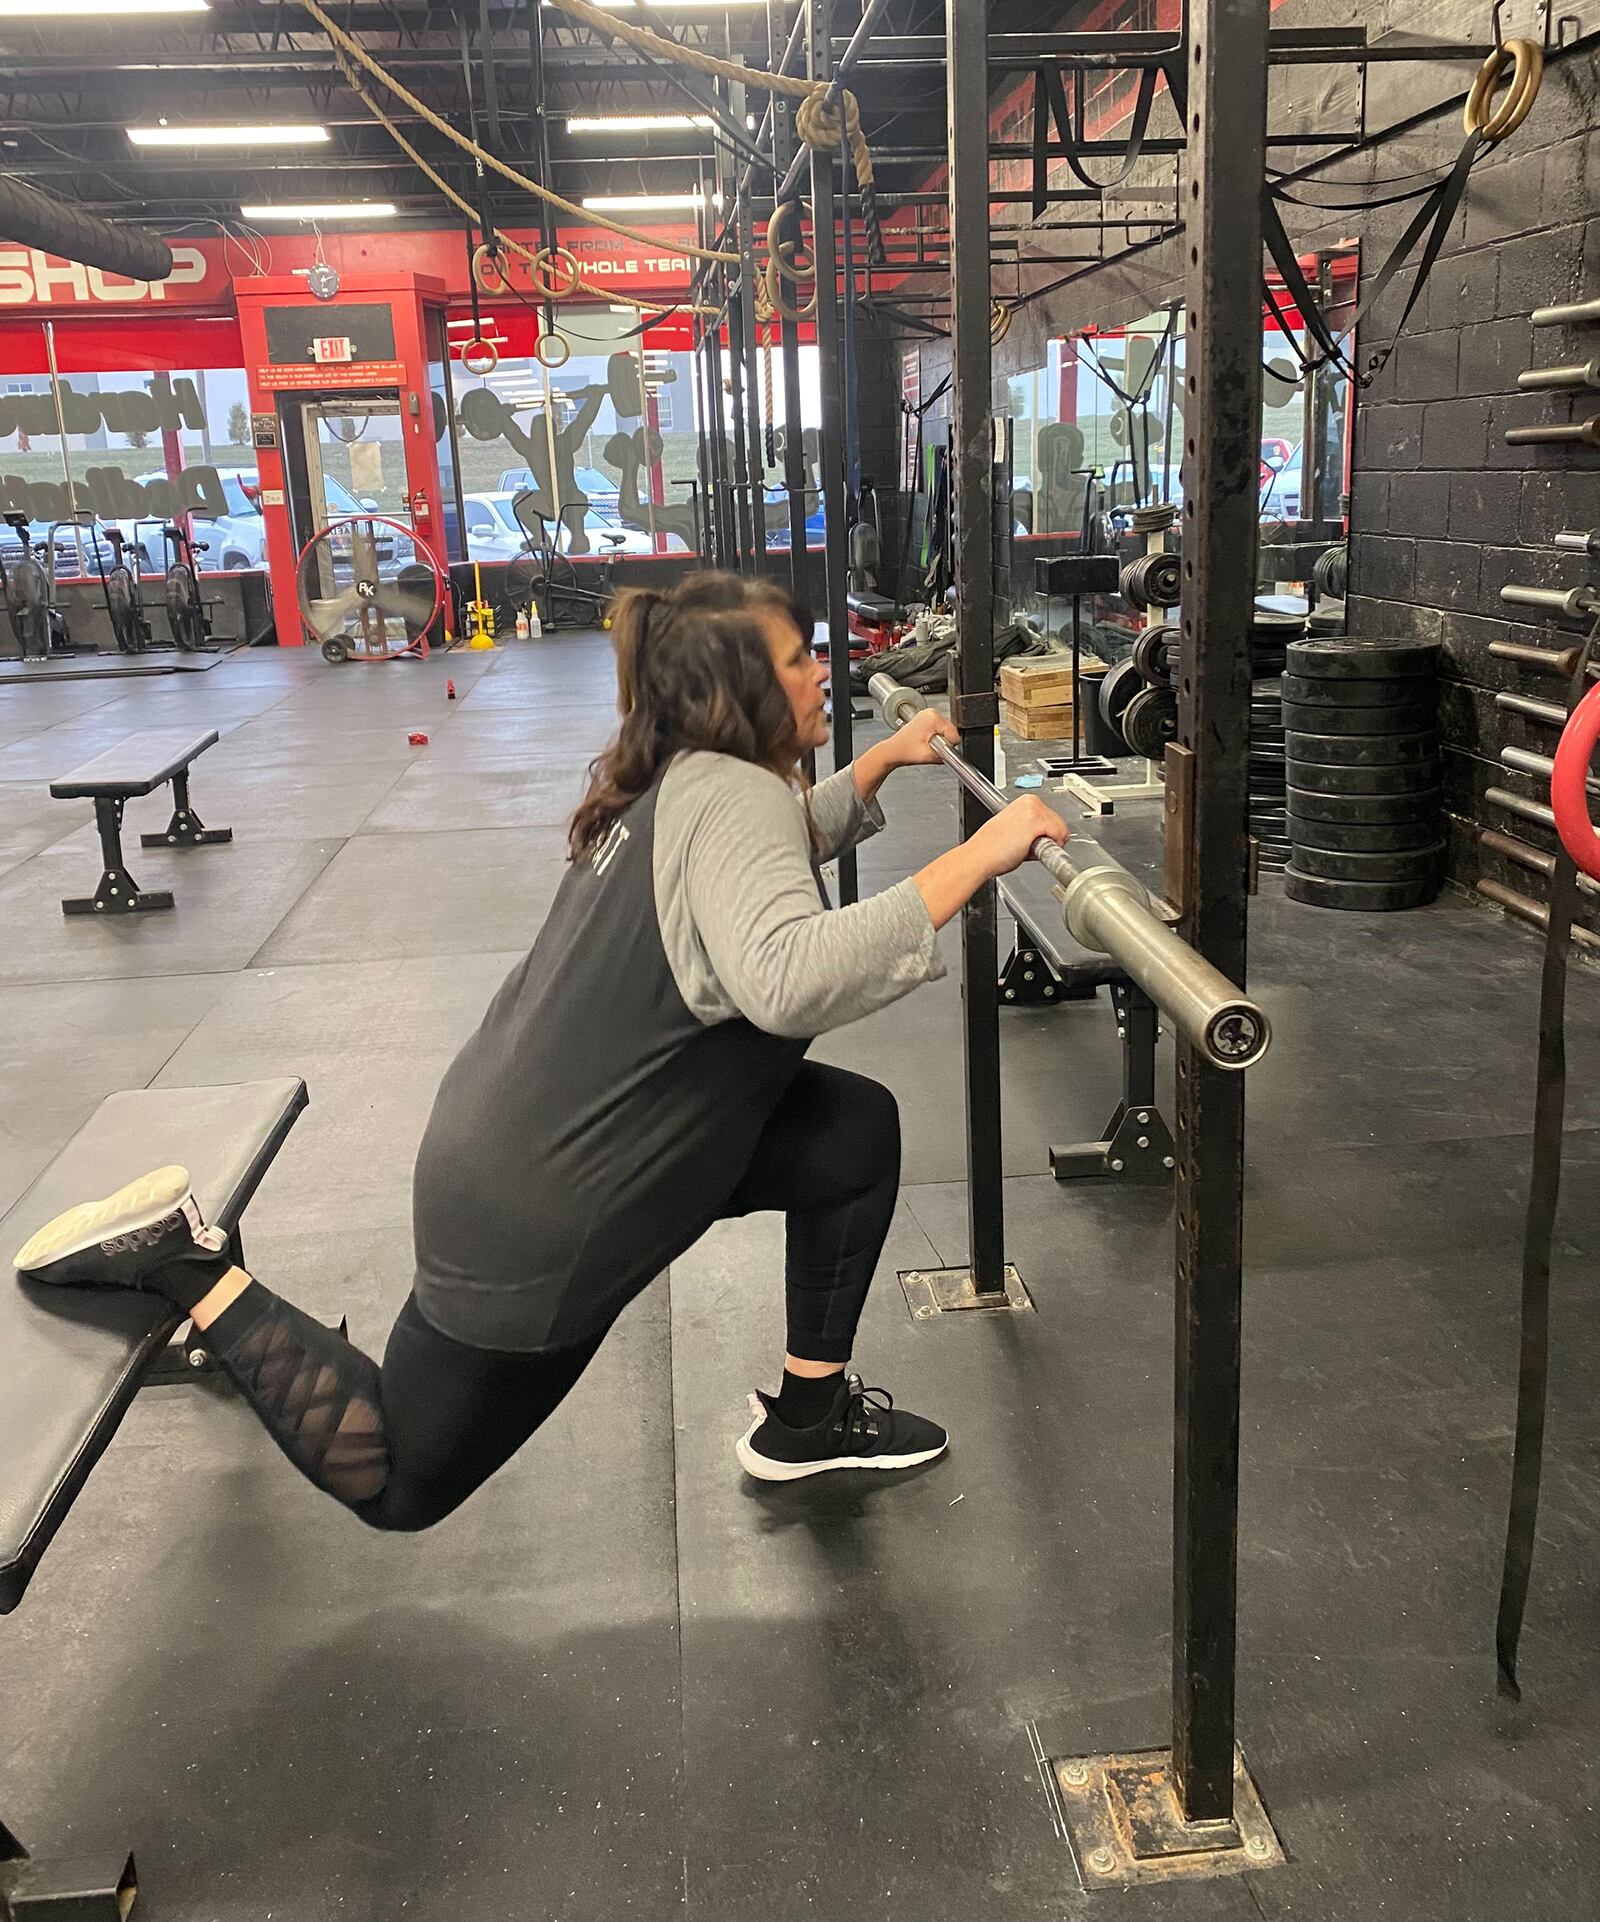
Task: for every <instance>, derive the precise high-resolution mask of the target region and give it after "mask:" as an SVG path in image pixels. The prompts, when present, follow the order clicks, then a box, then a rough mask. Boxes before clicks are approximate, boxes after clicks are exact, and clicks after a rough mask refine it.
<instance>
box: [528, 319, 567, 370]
mask: <svg viewBox="0 0 1600 1922" xmlns="http://www.w3.org/2000/svg"><path fill="white" fill-rule="evenodd" d="M533 357H534V359H535V360H536V361H538V363H539V365H540V366H541V367H565V366H566V364H567V362H568V361H569V360H570V359H571V358H572V343H571V341H569V340H568V339H567V337H566V335H565V334H563V333H560V332H558V331H557V330H556V329H555V328H554V327H552V328H551V329H550V331H549V333H548V334H541V335H540V336H539V338H538V339H537V340H536V341H535V342H534V343H533Z"/></svg>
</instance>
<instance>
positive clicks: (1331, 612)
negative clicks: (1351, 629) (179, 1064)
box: [1306, 601, 1345, 641]
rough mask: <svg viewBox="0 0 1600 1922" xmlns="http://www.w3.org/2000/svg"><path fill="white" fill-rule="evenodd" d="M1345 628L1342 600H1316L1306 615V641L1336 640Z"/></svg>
mask: <svg viewBox="0 0 1600 1922" xmlns="http://www.w3.org/2000/svg"><path fill="white" fill-rule="evenodd" d="M1344 630H1345V611H1344V602H1343V601H1318V602H1317V604H1316V606H1315V607H1314V608H1312V610H1311V612H1310V613H1309V614H1308V615H1307V616H1306V639H1307V640H1308V641H1334V640H1338V639H1339V638H1340V637H1341V636H1342V635H1343V633H1344Z"/></svg>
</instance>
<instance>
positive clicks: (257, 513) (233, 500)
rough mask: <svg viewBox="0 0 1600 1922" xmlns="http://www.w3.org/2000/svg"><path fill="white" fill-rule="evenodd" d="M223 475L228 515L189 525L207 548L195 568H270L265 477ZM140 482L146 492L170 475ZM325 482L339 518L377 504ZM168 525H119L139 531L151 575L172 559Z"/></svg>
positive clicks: (251, 471)
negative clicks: (165, 529)
mask: <svg viewBox="0 0 1600 1922" xmlns="http://www.w3.org/2000/svg"><path fill="white" fill-rule="evenodd" d="M218 474H219V477H220V479H221V481H222V492H223V496H224V498H225V500H226V501H227V505H228V511H227V513H226V514H219V515H217V516H216V517H215V518H214V519H213V518H211V517H209V516H207V515H205V514H196V515H194V516H193V517H192V518H191V520H190V523H189V525H190V527H191V529H192V530H193V533H194V538H195V544H196V546H197V547H198V546H199V544H200V543H201V542H202V541H203V542H204V543H205V549H204V552H202V553H197V554H196V556H195V560H196V564H197V565H198V566H199V567H200V568H202V569H205V570H211V571H216V570H218V569H225V570H227V571H229V572H237V571H239V570H240V569H243V568H249V567H265V566H266V564H267V523H266V521H265V519H264V518H263V516H262V513H261V480H260V476H259V475H258V474H257V472H256V470H255V468H253V467H223V468H220V469H219V470H218ZM137 478H138V483H139V485H140V486H141V487H148V486H149V485H150V483H151V482H152V481H164V480H165V479H166V478H167V475H166V473H165V471H164V470H161V469H158V470H157V471H156V472H154V473H151V474H140V475H139V476H138V477H137ZM322 481H323V488H324V491H325V492H326V494H327V500H328V507H329V509H330V510H331V511H332V512H333V513H334V514H340V515H343V514H362V513H365V512H367V511H369V510H370V509H371V508H373V507H374V506H375V504H376V503H374V502H372V501H370V500H357V499H356V497H355V495H354V494H352V493H351V492H350V490H349V488H348V487H346V486H345V485H344V483H343V482H342V481H340V480H336V479H335V478H334V477H333V475H331V474H324V475H323V477H322ZM165 524H166V523H165V522H164V521H162V520H159V519H152V520H145V519H141V520H139V521H137V522H133V521H123V522H121V523H120V525H121V527H122V529H123V532H124V533H125V534H126V535H127V536H128V537H129V538H130V539H132V538H134V533H135V529H137V538H138V542H139V565H140V567H141V569H142V570H143V572H145V573H146V574H161V573H164V572H165V571H166V567H167V563H168V561H170V560H171V558H172V556H171V554H170V553H169V552H168V550H167V543H166V540H165V538H164V537H163V535H162V532H161V529H162V527H163V526H164V525H165Z"/></svg>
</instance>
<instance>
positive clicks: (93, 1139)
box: [0, 736, 306, 1922]
mask: <svg viewBox="0 0 1600 1922" xmlns="http://www.w3.org/2000/svg"><path fill="white" fill-rule="evenodd" d="M213 738H215V737H214V736H213ZM305 1106H306V1086H305V1083H304V1082H303V1081H301V1080H299V1079H297V1078H295V1077H293V1076H288V1077H284V1078H281V1079H278V1080H273V1081H247V1082H241V1083H238V1084H235V1085H233V1086H231V1087H220V1088H144V1089H139V1090H136V1091H134V1092H131V1093H127V1094H114V1095H110V1096H108V1097H107V1098H106V1099H105V1100H104V1101H102V1102H101V1104H100V1106H99V1107H98V1108H97V1109H96V1110H95V1112H94V1114H93V1115H92V1116H91V1117H90V1119H89V1120H88V1121H87V1122H85V1124H84V1125H83V1127H82V1128H80V1129H79V1130H78V1132H77V1133H76V1134H75V1135H74V1136H73V1137H72V1139H71V1140H70V1141H69V1142H68V1143H67V1144H66V1146H65V1147H64V1148H63V1149H62V1150H61V1152H60V1154H58V1155H57V1156H56V1158H55V1160H54V1161H52V1162H51V1164H50V1166H49V1167H48V1168H46V1169H45V1171H44V1172H43V1174H41V1175H40V1176H39V1178H38V1180H37V1181H35V1182H34V1184H33V1186H32V1187H31V1188H30V1189H29V1190H28V1192H27V1193H26V1194H25V1195H24V1196H23V1197H22V1199H21V1200H20V1201H18V1202H17V1204H16V1205H15V1207H13V1208H12V1209H11V1211H10V1212H9V1213H8V1214H7V1215H6V1216H5V1218H4V1220H0V1614H9V1613H10V1612H11V1610H12V1609H14V1608H15V1607H16V1606H17V1604H18V1603H19V1602H20V1601H21V1600H22V1598H23V1595H24V1594H25V1593H26V1591H27V1587H28V1583H29V1581H30V1580H31V1579H32V1577H33V1573H34V1571H35V1569H37V1568H38V1566H39V1563H40V1560H41V1559H42V1557H43V1555H44V1552H45V1550H46V1549H47V1548H48V1547H49V1545H50V1542H51V1540H52V1538H53V1537H54V1535H55V1533H56V1530H57V1529H58V1528H59V1527H60V1526H61V1524H62V1522H63V1521H65V1519H66V1517H67V1512H68V1510H69V1509H70V1508H71V1507H72V1504H73V1502H74V1501H75V1500H76V1499H77V1496H78V1492H79V1490H80V1489H81V1488H82V1487H83V1485H84V1483H85V1482H86V1481H87V1480H88V1478H89V1472H90V1470H91V1469H92V1468H93V1467H94V1465H95V1463H96V1462H97V1461H98V1460H99V1459H100V1457H101V1455H102V1454H103V1453H104V1452H105V1449H106V1447H107V1445H108V1444H109V1442H110V1440H111V1437H112V1436H113V1435H114V1434H115V1433H116V1431H117V1425H118V1423H119V1422H120V1421H121V1420H122V1418H123V1416H124V1415H125V1414H126V1413H127V1411H128V1407H129V1405H130V1403H131V1402H132V1401H133V1398H134V1396H135V1395H136V1394H137V1393H138V1392H139V1390H140V1388H141V1387H143V1386H144V1385H145V1384H146V1383H147V1382H149V1381H151V1380H152V1379H155V1378H157V1377H158V1376H159V1374H160V1365H161V1363H162V1362H163V1361H164V1360H165V1359H166V1356H167V1350H168V1344H169V1342H170V1340H171V1337H172V1335H173V1333H174V1331H175V1330H176V1328H177V1327H178V1326H179V1324H180V1323H181V1322H182V1320H183V1319H184V1318H183V1316H182V1315H180V1314H179V1313H178V1312H177V1310H175V1309H173V1308H172V1307H170V1306H169V1305H168V1304H167V1303H166V1302H164V1301H162V1300H161V1299H160V1298H159V1296H156V1295H150V1294H144V1293H140V1292H137V1291H128V1292H123V1291H120V1290H118V1291H110V1290H108V1291H105V1292H100V1291H97V1290H94V1289H63V1288H51V1287H48V1286H43V1285H40V1284H38V1283H32V1282H26V1281H22V1280H20V1279H19V1278H18V1277H17V1276H16V1274H15V1272H14V1271H13V1270H12V1268H11V1258H12V1256H13V1255H14V1254H15V1253H16V1251H17V1249H19V1248H20V1247H21V1246H22V1244H23V1243H24V1242H25V1241H26V1240H27V1239H28V1237H29V1236H30V1235H31V1234H33V1233H34V1232H35V1230H37V1229H39V1228H42V1227H43V1226H44V1224H45V1223H46V1222H47V1221H49V1220H50V1219H51V1217H52V1216H53V1215H57V1214H60V1213H61V1211H62V1210H63V1209H65V1208H69V1207H71V1206H72V1205H73V1204H74V1203H75V1202H79V1201H86V1200H90V1199H92V1198H94V1197H95V1196H97V1195H105V1194H110V1193H111V1192H112V1191H113V1190H114V1189H116V1188H119V1187H121V1186H122V1185H123V1184H124V1183H125V1182H128V1181H132V1180H133V1179H134V1178H135V1177H136V1176H138V1175H141V1174H144V1173H145V1172H147V1171H148V1170H149V1169H150V1168H151V1167H152V1166H155V1165H158V1164H160V1163H163V1162H169V1161H175V1162H180V1163H182V1165H183V1166H184V1167H186V1168H187V1169H188V1170H189V1174H190V1178H191V1180H192V1182H193V1185H194V1191H195V1195H196V1197H197V1198H198V1200H199V1202H200V1206H201V1208H202V1209H203V1210H204V1213H205V1216H206V1219H207V1220H208V1221H210V1222H213V1223H215V1224H216V1225H217V1226H218V1227H220V1228H222V1229H223V1230H224V1231H225V1232H226V1233H227V1234H228V1236H229V1237H230V1240H231V1244H232V1247H233V1252H234V1258H235V1259H236V1260H239V1261H242V1260H243V1247H242V1243H241V1239H240V1234H239V1220H240V1217H241V1216H242V1215H243V1213H244V1210H245V1208H246V1206H247V1204H248V1203H249V1201H250V1198H251V1196H252V1195H253V1194H254V1193H255V1191H256V1189H257V1187H258V1186H259V1185H260V1182H261V1178H262V1176H263V1175H264V1174H265V1173H266V1171H267V1169H268V1168H269V1167H271V1165H272V1162H273V1159H274V1157H275V1156H276V1155H277V1153H278V1150H279V1149H280V1148H281V1147H282V1146H283V1143H284V1141H285V1140H286V1139H287V1137H288V1133H289V1130H290V1129H291V1128H292V1127H293V1126H294V1124H295V1122H296V1120H297V1119H298V1118H299V1116H300V1114H301V1112H302V1111H303V1110H304V1108H305ZM133 1887H134V1879H133V1859H132V1857H131V1856H128V1855H125V1854H123V1853H122V1852H120V1851H119V1852H117V1853H116V1854H115V1856H114V1858H113V1857H112V1856H106V1857H103V1858H99V1859H95V1858H80V1859H77V1860H74V1861H66V1860H62V1861H60V1862H56V1863H51V1864H46V1863H43V1862H39V1861H35V1860H33V1859H31V1858H29V1857H28V1855H27V1853H26V1852H25V1851H24V1850H23V1848H22V1846H21V1844H20V1843H19V1842H18V1841H17V1839H16V1837H15V1836H14V1835H13V1834H12V1833H11V1831H10V1830H9V1829H7V1827H6V1826H5V1824H4V1822H3V1821H0V1915H10V1916H14V1917H17V1918H21V1917H32V1916H40V1917H44V1916H61V1917H65V1916H67V1915H71V1916H74V1917H80V1916H81V1917H85V1918H88V1917H99V1916H101V1915H104V1916H105V1917H107V1918H108V1922H109V1919H110V1918H115V1917H117V1916H125V1915H126V1914H127V1912H128V1908H129V1906H131V1902H132V1892H133Z"/></svg>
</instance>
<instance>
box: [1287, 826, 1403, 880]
mask: <svg viewBox="0 0 1600 1922" xmlns="http://www.w3.org/2000/svg"><path fill="white" fill-rule="evenodd" d="M1289 827H1290V830H1291V831H1292V833H1293V836H1294V844H1295V846H1296V847H1297V848H1307V849H1312V848H1320V849H1321V850H1322V851H1323V852H1324V853H1325V854H1416V853H1418V852H1420V851H1421V850H1422V849H1423V848H1431V847H1433V846H1434V845H1435V843H1436V842H1438V839H1439V816H1438V814H1437V813H1434V814H1430V815H1429V816H1428V818H1427V819H1426V820H1425V821H1395V822H1382V821H1373V822H1367V823H1365V824H1363V825H1360V826H1356V827H1345V826H1342V825H1341V824H1340V823H1338V822H1336V821H1306V820H1302V819H1301V817H1300V816H1299V815H1298V814H1295V813H1292V812H1291V814H1290V815H1289ZM1306 872H1307V873H1308V874H1309V873H1311V872H1312V870H1311V869H1310V868H1309V867H1308V868H1307V870H1306Z"/></svg>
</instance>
